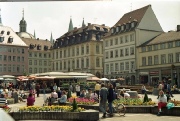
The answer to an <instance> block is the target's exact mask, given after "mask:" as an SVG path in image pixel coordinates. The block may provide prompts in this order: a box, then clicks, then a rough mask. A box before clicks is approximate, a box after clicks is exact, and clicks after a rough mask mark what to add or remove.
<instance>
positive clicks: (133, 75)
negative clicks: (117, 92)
mask: <svg viewBox="0 0 180 121" xmlns="http://www.w3.org/2000/svg"><path fill="white" fill-rule="evenodd" d="M162 32H163V30H162V28H161V26H160V24H159V22H158V20H157V18H156V16H155V14H154V12H153V10H152V8H151V5H148V6H145V7H143V8H140V9H137V10H134V11H131V12H129V13H126V14H124V15H123V17H122V18H120V20H119V21H118V22H117V23H116V24H115V25H114V26H113V27H112V28H111V30H110V31H109V32H108V34H106V36H105V37H104V41H103V43H104V75H105V76H106V77H108V78H118V77H123V78H125V80H126V84H127V83H131V84H135V83H137V82H138V78H137V72H136V70H137V62H138V61H139V58H138V57H137V54H138V53H137V51H136V47H137V46H139V45H141V44H142V43H144V42H146V41H147V40H150V39H152V38H154V37H155V36H157V35H159V34H161V33H162Z"/></svg>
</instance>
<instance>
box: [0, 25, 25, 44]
mask: <svg viewBox="0 0 180 121" xmlns="http://www.w3.org/2000/svg"><path fill="white" fill-rule="evenodd" d="M0 37H4V41H3V42H0V44H5V45H15V46H27V45H26V44H25V43H24V42H23V41H22V39H21V38H20V37H19V36H18V35H17V34H16V33H15V32H14V31H13V30H12V29H11V28H10V27H7V26H0ZM9 38H13V41H12V42H8V39H9Z"/></svg>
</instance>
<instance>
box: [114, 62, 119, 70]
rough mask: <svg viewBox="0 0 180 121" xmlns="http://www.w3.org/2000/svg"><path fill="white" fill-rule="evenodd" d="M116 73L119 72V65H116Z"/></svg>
mask: <svg viewBox="0 0 180 121" xmlns="http://www.w3.org/2000/svg"><path fill="white" fill-rule="evenodd" d="M115 71H119V64H118V63H115Z"/></svg>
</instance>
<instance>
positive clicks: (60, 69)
mask: <svg viewBox="0 0 180 121" xmlns="http://www.w3.org/2000/svg"><path fill="white" fill-rule="evenodd" d="M59 66H60V70H62V62H61V61H60V64H59Z"/></svg>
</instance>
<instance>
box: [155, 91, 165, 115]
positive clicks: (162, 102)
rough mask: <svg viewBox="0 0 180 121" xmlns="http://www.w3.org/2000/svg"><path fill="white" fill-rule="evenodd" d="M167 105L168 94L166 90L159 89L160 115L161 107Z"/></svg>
mask: <svg viewBox="0 0 180 121" xmlns="http://www.w3.org/2000/svg"><path fill="white" fill-rule="evenodd" d="M166 105H167V96H166V95H165V94H164V92H163V91H162V90H161V91H159V96H158V114H157V115H158V116H159V115H160V114H161V112H162V111H161V108H163V107H166Z"/></svg>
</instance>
